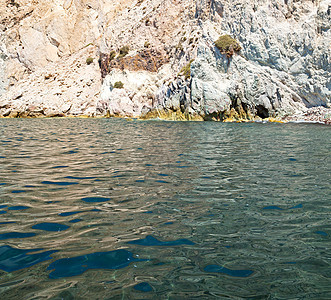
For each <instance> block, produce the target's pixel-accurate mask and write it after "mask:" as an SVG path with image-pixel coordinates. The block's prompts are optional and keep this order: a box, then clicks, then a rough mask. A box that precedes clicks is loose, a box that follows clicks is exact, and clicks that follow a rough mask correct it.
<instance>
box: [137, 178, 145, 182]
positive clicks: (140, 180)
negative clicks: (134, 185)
mask: <svg viewBox="0 0 331 300" xmlns="http://www.w3.org/2000/svg"><path fill="white" fill-rule="evenodd" d="M136 182H145V180H144V179H138V180H136Z"/></svg>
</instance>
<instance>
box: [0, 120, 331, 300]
mask: <svg viewBox="0 0 331 300" xmlns="http://www.w3.org/2000/svg"><path fill="white" fill-rule="evenodd" d="M330 140H331V131H330V127H329V126H324V125H319V124H270V123H269V124H257V123H255V124H253V123H242V124H224V123H215V122H163V121H128V120H124V119H1V120H0V298H1V299H229V298H230V299H330V298H331V282H330V277H331V271H330V258H331V256H330V234H331V229H330V169H331V168H330V150H331V149H330V148H331V145H330Z"/></svg>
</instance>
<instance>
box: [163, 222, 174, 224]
mask: <svg viewBox="0 0 331 300" xmlns="http://www.w3.org/2000/svg"><path fill="white" fill-rule="evenodd" d="M171 224H174V222H165V223H164V225H171Z"/></svg>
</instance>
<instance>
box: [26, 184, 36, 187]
mask: <svg viewBox="0 0 331 300" xmlns="http://www.w3.org/2000/svg"><path fill="white" fill-rule="evenodd" d="M24 187H26V188H34V187H35V186H34V185H30V184H27V185H25V186H24Z"/></svg>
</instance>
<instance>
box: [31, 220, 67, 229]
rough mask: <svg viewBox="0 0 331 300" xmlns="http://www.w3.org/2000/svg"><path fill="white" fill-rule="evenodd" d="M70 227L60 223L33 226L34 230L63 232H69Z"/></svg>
mask: <svg viewBox="0 0 331 300" xmlns="http://www.w3.org/2000/svg"><path fill="white" fill-rule="evenodd" d="M69 227H70V226H68V225H64V224H59V223H47V222H46V223H39V224H36V225H33V226H32V229H39V230H45V231H63V230H67V229H68V228H69Z"/></svg>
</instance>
